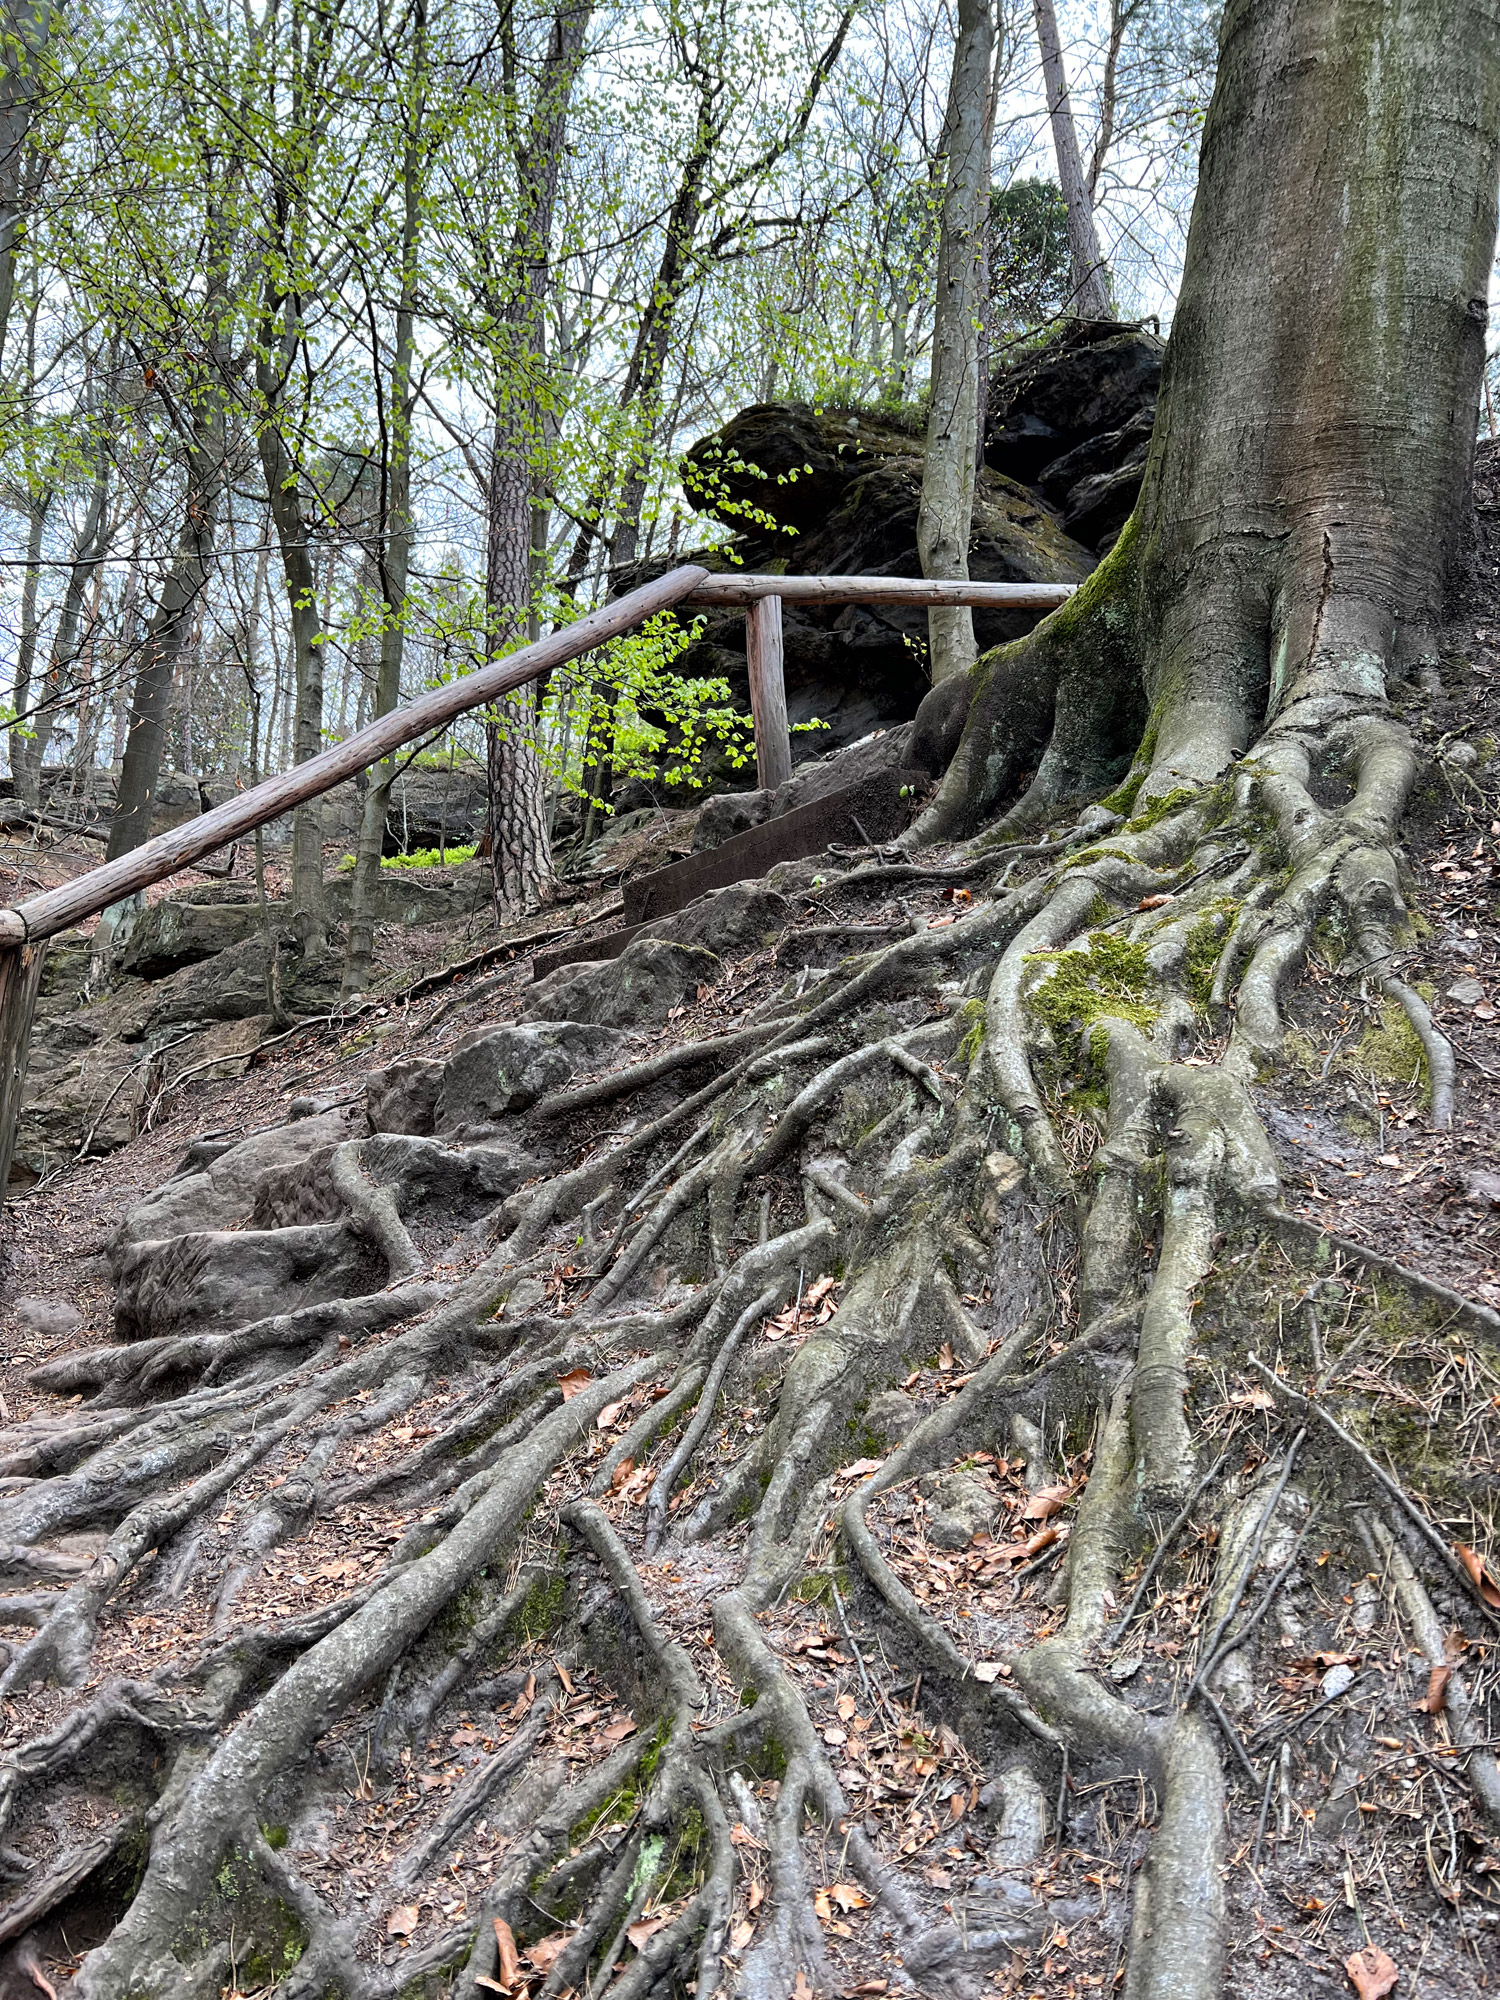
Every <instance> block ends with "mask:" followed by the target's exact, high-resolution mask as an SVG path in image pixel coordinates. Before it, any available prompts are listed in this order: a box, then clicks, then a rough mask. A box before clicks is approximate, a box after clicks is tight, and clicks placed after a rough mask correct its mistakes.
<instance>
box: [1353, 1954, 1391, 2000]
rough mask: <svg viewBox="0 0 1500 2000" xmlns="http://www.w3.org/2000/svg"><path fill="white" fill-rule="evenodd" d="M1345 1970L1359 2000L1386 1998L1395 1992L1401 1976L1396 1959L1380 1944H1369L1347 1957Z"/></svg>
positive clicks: (1381, 1999) (1383, 1999)
mask: <svg viewBox="0 0 1500 2000" xmlns="http://www.w3.org/2000/svg"><path fill="white" fill-rule="evenodd" d="M1344 1970H1345V1972H1347V1973H1348V1975H1349V1977H1350V1979H1351V1981H1352V1982H1353V1985H1354V1990H1355V1992H1356V1993H1357V1994H1358V1995H1359V2000H1385V1995H1386V1994H1387V1993H1391V1992H1394V1990H1395V1986H1396V1981H1397V1980H1398V1979H1399V1978H1400V1977H1401V1975H1400V1973H1399V1972H1398V1971H1397V1970H1396V1962H1395V1960H1394V1959H1393V1958H1391V1957H1390V1955H1389V1954H1388V1953H1386V1952H1383V1951H1382V1950H1381V1949H1380V1946H1379V1945H1378V1944H1367V1945H1366V1946H1365V1947H1364V1949H1363V1951H1357V1952H1355V1954H1354V1956H1353V1957H1352V1958H1346V1959H1345V1960H1344Z"/></svg>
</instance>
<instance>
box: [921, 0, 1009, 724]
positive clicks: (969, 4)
mask: <svg viewBox="0 0 1500 2000" xmlns="http://www.w3.org/2000/svg"><path fill="white" fill-rule="evenodd" d="M994 33H995V31H994V22H993V20H992V18H991V15H990V9H989V0H960V5H959V12H958V40H957V42H956V44H955V46H954V50H953V74H952V77H951V79H950V82H949V85H948V109H947V115H946V117H945V119H944V121H943V140H942V146H943V153H944V157H945V175H944V185H943V207H942V233H941V240H940V243H939V248H938V271H937V304H936V310H935V313H934V316H933V331H932V397H931V402H930V405H929V408H928V413H927V448H926V453H925V455H924V457H923V461H922V499H921V504H920V507H919V509H918V513H917V548H918V551H919V553H920V555H921V558H922V574H923V575H924V576H932V577H948V578H957V579H964V580H966V579H967V577H968V574H969V530H970V526H971V523H972V521H973V516H974V467H975V451H974V437H975V433H976V431H977V429H978V424H979V409H980V401H981V392H980V381H979V335H978V318H979V313H980V310H981V306H982V301H981V297H980V290H979V279H980V272H981V236H982V231H983V224H984V216H983V212H982V202H983V198H984V195H985V191H986V190H987V189H988V187H989V178H990V175H989V157H988V155H989V135H990V58H991V54H992V52H993V48H994ZM927 639H928V651H929V655H930V658H929V666H930V671H931V674H932V680H933V684H934V686H936V685H937V683H938V682H940V681H945V680H949V679H951V678H952V677H953V676H954V675H955V674H963V673H967V672H968V670H969V668H970V667H972V666H973V664H974V614H973V612H972V611H971V610H969V609H968V607H967V606H960V607H957V608H953V609H948V608H940V607H938V606H934V607H933V608H932V609H931V610H930V611H929V612H928V614H927Z"/></svg>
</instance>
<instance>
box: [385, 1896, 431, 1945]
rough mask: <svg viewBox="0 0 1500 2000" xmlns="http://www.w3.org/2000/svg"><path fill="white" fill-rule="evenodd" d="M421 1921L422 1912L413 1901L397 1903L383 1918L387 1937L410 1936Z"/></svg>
mask: <svg viewBox="0 0 1500 2000" xmlns="http://www.w3.org/2000/svg"><path fill="white" fill-rule="evenodd" d="M421 1921H422V1912H421V1911H420V1910H419V1909H418V1908H417V1906H416V1904H415V1903H399V1904H398V1905H397V1906H396V1908H395V1909H394V1910H392V1911H391V1914H390V1915H389V1916H388V1917H387V1918H386V1920H385V1934H386V1936H387V1937H410V1936H411V1934H412V1932H413V1931H414V1930H415V1929H416V1928H417V1925H418V1924H419V1923H420V1922H421Z"/></svg>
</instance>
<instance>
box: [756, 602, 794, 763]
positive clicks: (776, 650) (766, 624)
mask: <svg viewBox="0 0 1500 2000" xmlns="http://www.w3.org/2000/svg"><path fill="white" fill-rule="evenodd" d="M745 664H746V666H747V667H748V668H749V671H750V713H751V714H752V715H753V716H754V717H755V773H756V777H757V778H758V779H759V781H760V787H761V790H762V791H766V792H774V791H775V789H776V787H777V786H778V785H784V784H785V783H786V781H787V779H788V778H789V777H790V776H791V775H792V739H791V737H790V735H789V734H788V733H787V722H786V677H785V674H784V672H783V667H782V647H781V599H780V598H779V597H757V598H756V599H755V600H754V602H753V603H751V604H750V605H749V606H748V607H747V608H746V612H745Z"/></svg>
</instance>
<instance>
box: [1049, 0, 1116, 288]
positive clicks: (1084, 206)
mask: <svg viewBox="0 0 1500 2000" xmlns="http://www.w3.org/2000/svg"><path fill="white" fill-rule="evenodd" d="M1034 5H1035V7H1036V38H1037V45H1038V47H1039V48H1040V49H1041V52H1042V76H1043V78H1044V80H1045V82H1046V86H1047V115H1048V117H1049V119H1050V120H1051V123H1052V149H1053V152H1054V153H1055V154H1056V157H1057V184H1058V186H1059V187H1060V188H1061V190H1062V198H1063V201H1064V203H1065V204H1066V207H1067V211H1068V256H1069V260H1070V262H1071V264H1072V269H1073V310H1074V312H1076V313H1077V314H1078V315H1079V317H1080V318H1082V319H1108V318H1109V316H1110V303H1109V287H1108V285H1107V284H1106V283H1105V277H1104V259H1103V257H1102V256H1101V255H1100V253H1099V235H1098V231H1097V230H1096V229H1095V227H1094V200H1093V194H1092V191H1091V189H1090V186H1089V181H1088V176H1087V175H1086V174H1085V173H1084V170H1083V158H1082V155H1081V154H1080V152H1079V150H1078V130H1077V127H1076V126H1075V125H1074V123H1073V104H1072V99H1071V98H1070V97H1069V95H1068V72H1067V68H1066V65H1065V64H1064V62H1063V52H1062V40H1061V38H1060V36H1059V35H1058V32H1057V13H1056V10H1055V9H1054V7H1053V5H1052V0H1034Z"/></svg>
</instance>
